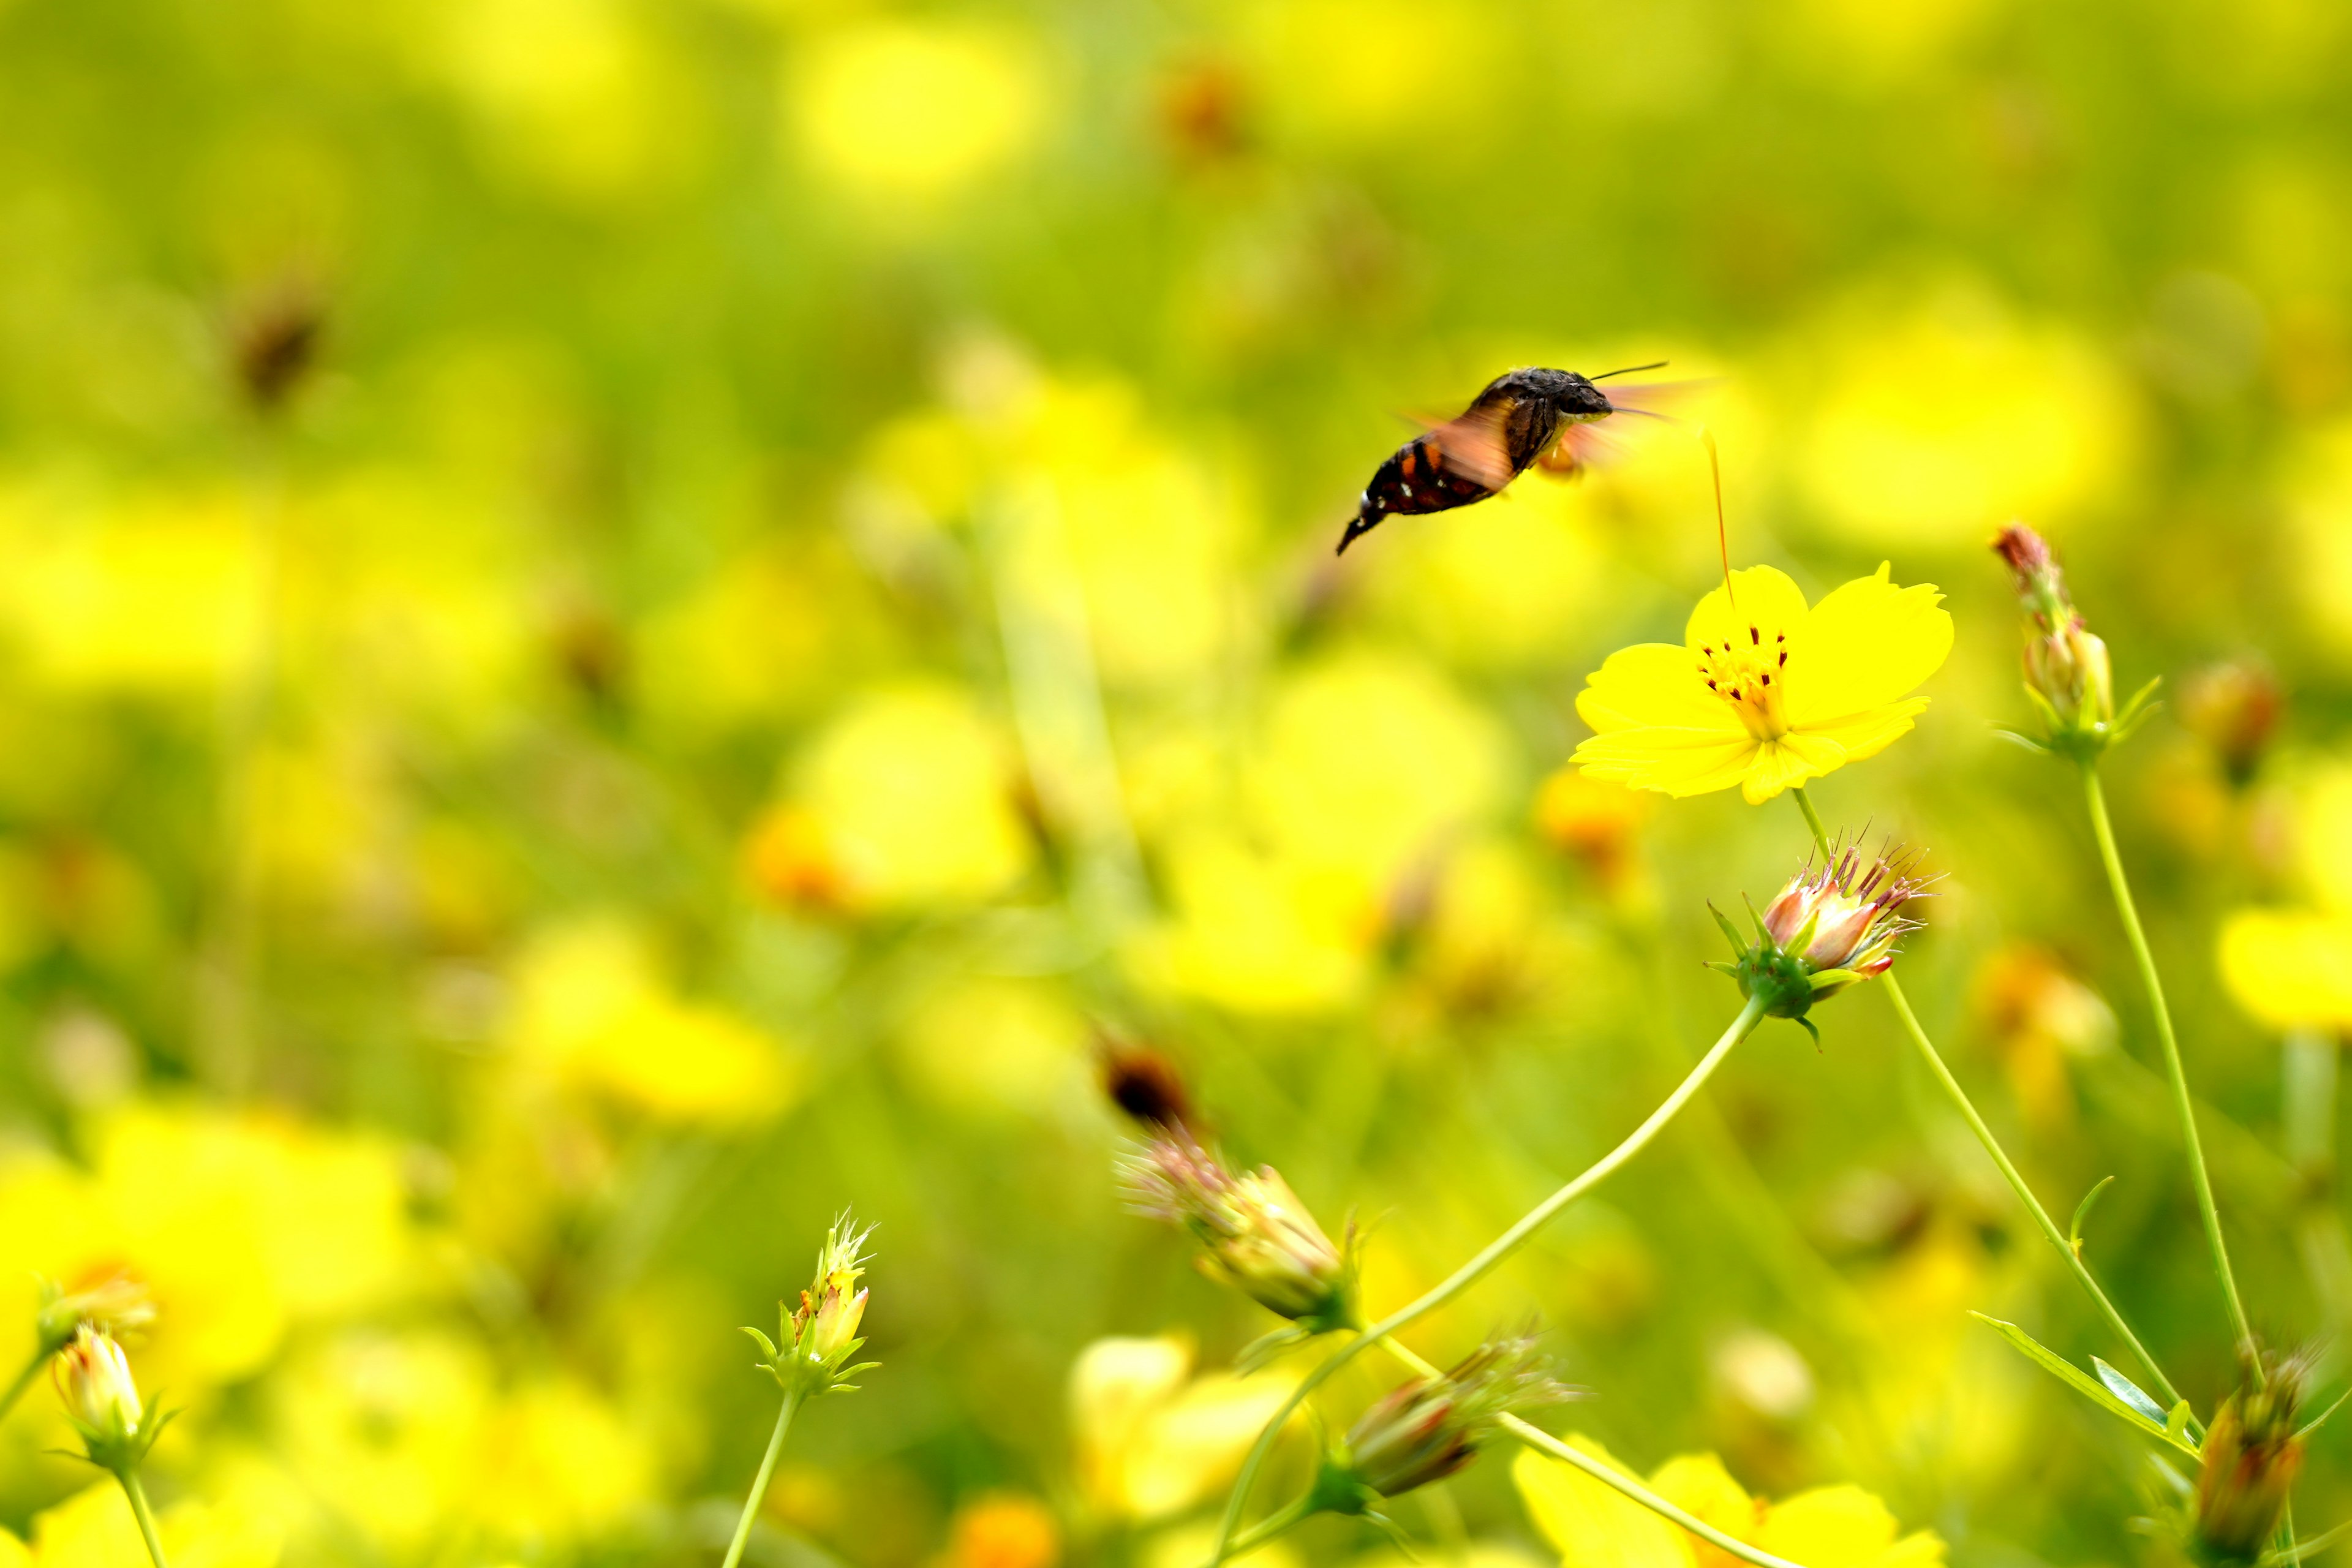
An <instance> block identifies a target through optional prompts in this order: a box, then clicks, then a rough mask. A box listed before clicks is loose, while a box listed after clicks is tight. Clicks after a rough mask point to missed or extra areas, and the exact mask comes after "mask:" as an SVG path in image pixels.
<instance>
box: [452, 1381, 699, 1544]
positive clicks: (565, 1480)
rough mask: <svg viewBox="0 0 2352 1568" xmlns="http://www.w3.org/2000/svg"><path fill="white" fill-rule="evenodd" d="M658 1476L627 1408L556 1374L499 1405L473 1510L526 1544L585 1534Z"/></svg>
mask: <svg viewBox="0 0 2352 1568" xmlns="http://www.w3.org/2000/svg"><path fill="white" fill-rule="evenodd" d="M655 1479H656V1455H655V1454H654V1453H653V1452H652V1451H651V1450H650V1449H649V1448H648V1447H647V1446H646V1439H645V1438H644V1437H643V1436H640V1435H639V1434H638V1433H637V1432H636V1430H635V1428H634V1427H633V1426H632V1425H631V1423H630V1421H629V1420H628V1418H627V1416H626V1415H625V1414H624V1413H623V1412H621V1411H620V1410H618V1409H615V1408H614V1406H613V1405H611V1404H610V1403H609V1402H608V1401H606V1400H605V1399H604V1398H603V1397H602V1396H600V1395H599V1394H596V1393H595V1391H593V1389H590V1388H589V1387H587V1386H586V1385H585V1384H582V1383H580V1382H578V1381H577V1380H574V1379H572V1378H564V1377H558V1378H552V1379H550V1380H548V1381H546V1382H542V1383H536V1384H528V1385H526V1386H524V1387H522V1388H520V1389H518V1390H516V1391H515V1392H513V1393H512V1394H509V1395H508V1396H507V1397H506V1398H505V1399H504V1400H503V1401H501V1402H500V1404H499V1406H498V1408H497V1410H496V1412H495V1414H494V1415H492V1417H491V1420H490V1426H489V1431H488V1442H487V1443H486V1444H485V1445H484V1447H483V1448H482V1451H481V1456H480V1463H479V1465H478V1468H476V1470H475V1472H474V1477H473V1484H472V1487H471V1491H470V1495H471V1500H472V1510H473V1511H474V1512H476V1513H477V1514H478V1515H479V1516H480V1517H481V1518H482V1520H483V1521H484V1522H485V1523H487V1524H488V1525H489V1526H490V1527H491V1528H493V1529H497V1530H500V1531H505V1532H507V1533H508V1534H509V1535H510V1536H512V1537H513V1538H515V1539H516V1540H518V1541H526V1542H528V1541H536V1540H540V1539H543V1538H547V1537H552V1538H554V1539H555V1540H557V1541H563V1542H571V1541H582V1540H586V1539H589V1538H591V1537H593V1536H594V1535H595V1534H597V1533H598V1532H599V1531H604V1530H608V1529H610V1528H611V1527H612V1526H614V1524H617V1523H618V1522H619V1521H622V1520H623V1519H625V1518H626V1517H627V1516H628V1515H629V1514H630V1513H631V1512H632V1511H634V1510H635V1509H636V1508H637V1507H638V1506H639V1505H640V1504H642V1503H643V1502H644V1501H645V1500H646V1498H647V1497H648V1496H649V1495H650V1494H651V1490H652V1488H653V1484H654V1480H655Z"/></svg>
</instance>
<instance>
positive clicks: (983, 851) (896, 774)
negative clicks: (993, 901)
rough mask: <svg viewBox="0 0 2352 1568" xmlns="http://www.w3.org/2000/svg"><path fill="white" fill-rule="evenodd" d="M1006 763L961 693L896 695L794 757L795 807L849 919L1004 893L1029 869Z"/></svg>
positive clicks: (912, 690)
mask: <svg viewBox="0 0 2352 1568" xmlns="http://www.w3.org/2000/svg"><path fill="white" fill-rule="evenodd" d="M1012 784H1013V773H1012V759H1011V757H1010V756H1009V754H1008V753H1007V751H1006V748H1005V746H1004V744H1003V741H1002V739H1001V738H1000V736H999V734H998V732H997V731H996V730H995V729H994V728H993V727H992V725H990V724H989V723H987V722H986V721H984V720H983V719H982V717H981V715H980V714H979V712H978V711H977V710H975V709H974V708H973V706H972V704H971V700H970V699H968V698H967V697H965V696H964V695H963V694H962V693H961V692H958V691H954V690H951V689H947V688H944V687H932V686H914V687H901V688H898V689H891V690H886V691H881V692H877V693H875V694H874V695H871V696H869V697H867V698H866V699H864V700H861V701H860V702H858V703H857V704H856V705H855V706H853V707H852V708H851V709H850V710H848V712H846V713H845V714H844V715H843V716H842V717H841V718H840V719H838V720H836V721H835V722H834V724H833V726H832V727H831V728H830V729H828V730H827V731H825V732H824V734H823V735H821V736H820V737H819V738H818V739H817V741H816V742H815V743H814V746H813V747H812V748H811V750H810V752H809V753H808V755H807V756H806V757H805V758H804V759H803V763H802V765H801V768H800V776H799V782H798V788H797V789H796V790H795V791H794V793H793V802H794V804H796V805H799V806H801V807H802V808H803V809H804V810H806V811H807V812H808V813H809V815H810V817H811V820H812V826H813V828H814V832H815V833H816V834H817V835H818V836H819V837H818V842H819V843H820V844H821V845H822V851H821V852H822V854H823V855H824V857H825V858H826V861H827V863H828V867H829V875H830V877H831V879H832V885H833V886H834V887H835V889H837V892H838V896H839V897H840V898H841V900H843V901H844V902H845V904H847V905H848V906H849V907H851V908H853V909H858V910H876V911H886V912H887V911H898V910H913V909H919V908H922V907H925V906H927V905H932V904H955V903H966V902H971V901H973V900H981V899H985V898H987V897H989V896H991V895H992V894H994V893H997V892H1001V891H1003V889H1004V888H1005V887H1006V886H1007V885H1008V884H1009V883H1011V882H1013V880H1014V879H1017V878H1019V877H1020V876H1021V875H1022V874H1023V873H1024V872H1025V871H1026V870H1027V869H1028V868H1029V863H1030V858H1031V854H1032V850H1031V841H1030V838H1029V835H1028V830H1027V829H1026V828H1025V827H1024V825H1023V823H1022V821H1021V819H1020V817H1019V816H1017V815H1016V814H1015V812H1014V809H1013V796H1012Z"/></svg>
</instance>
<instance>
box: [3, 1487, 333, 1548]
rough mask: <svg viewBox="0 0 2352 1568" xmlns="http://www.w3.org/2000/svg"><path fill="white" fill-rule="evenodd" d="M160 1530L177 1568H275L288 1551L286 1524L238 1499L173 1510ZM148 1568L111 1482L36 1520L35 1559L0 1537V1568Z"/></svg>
mask: <svg viewBox="0 0 2352 1568" xmlns="http://www.w3.org/2000/svg"><path fill="white" fill-rule="evenodd" d="M156 1525H157V1530H158V1533H159V1534H160V1535H161V1536H162V1537H163V1553H164V1556H165V1557H166V1558H167V1559H168V1560H169V1561H170V1562H171V1563H172V1565H173V1568H272V1565H273V1564H275V1563H277V1562H278V1555H279V1553H280V1552H282V1551H283V1550H284V1547H285V1543H286V1531H285V1526H284V1524H283V1522H282V1521H279V1520H278V1519H276V1518H273V1517H271V1515H270V1514H269V1513H268V1511H267V1510H262V1509H259V1508H257V1507H255V1506H254V1505H253V1504H252V1503H251V1502H250V1501H248V1500H244V1499H241V1498H232V1499H231V1500H226V1501H223V1502H218V1503H205V1502H199V1501H195V1500H188V1501H184V1502H177V1503H173V1504H172V1505H171V1506H170V1507H168V1508H165V1509H163V1510H161V1511H160V1512H159V1514H158V1516H157V1518H156ZM146 1561H147V1545H146V1542H145V1541H144V1540H143V1539H142V1537H141V1536H140V1533H139V1523H138V1521H137V1520H136V1519H134V1518H133V1517H132V1516H131V1504H130V1501H129V1500H127V1499H125V1498H124V1497H123V1495H122V1489H121V1487H118V1486H116V1485H115V1484H114V1482H113V1481H112V1480H111V1479H108V1480H104V1481H101V1482H100V1483H99V1484H98V1485H96V1486H93V1487H91V1488H89V1489H87V1490H85V1491H79V1492H77V1493H75V1494H74V1495H73V1496H72V1497H70V1498H68V1499H67V1500H65V1501H63V1502H61V1503H59V1504H58V1505H57V1506H56V1507H55V1508H52V1509H49V1510H46V1511H44V1512H42V1513H41V1514H39V1515H37V1517H36V1518H35V1519H34V1521H33V1541H32V1547H31V1550H30V1551H26V1548H25V1546H24V1544H23V1543H22V1542H18V1541H17V1540H16V1538H15V1537H14V1536H12V1535H9V1534H8V1533H7V1532H6V1531H0V1568H19V1565H21V1568H127V1565H129V1564H134V1563H145V1562H146Z"/></svg>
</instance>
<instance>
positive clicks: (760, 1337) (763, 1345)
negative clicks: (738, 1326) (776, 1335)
mask: <svg viewBox="0 0 2352 1568" xmlns="http://www.w3.org/2000/svg"><path fill="white" fill-rule="evenodd" d="M743 1331H744V1332H745V1333H747V1334H749V1335H751V1339H752V1342H754V1343H756V1344H757V1345H758V1346H759V1347H760V1353H761V1355H764V1356H766V1357H767V1358H768V1359H769V1360H770V1361H773V1360H775V1359H776V1342H775V1341H773V1340H772V1339H770V1338H769V1337H768V1336H767V1335H765V1334H763V1333H761V1331H759V1330H757V1329H754V1328H751V1327H748V1326H747V1327H746V1328H745V1329H744V1330H743Z"/></svg>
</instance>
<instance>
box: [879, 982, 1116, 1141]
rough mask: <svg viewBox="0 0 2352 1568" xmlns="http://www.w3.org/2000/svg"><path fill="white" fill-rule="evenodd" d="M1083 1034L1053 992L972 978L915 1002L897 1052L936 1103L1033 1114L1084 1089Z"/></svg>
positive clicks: (965, 1110) (962, 1109)
mask: <svg viewBox="0 0 2352 1568" xmlns="http://www.w3.org/2000/svg"><path fill="white" fill-rule="evenodd" d="M1087 1037H1088V1031H1087V1024H1086V1020H1085V1019H1083V1018H1081V1017H1080V1016H1078V1014H1077V1013H1076V1011H1075V1010H1074V1009H1073V1008H1072V1007H1071V1006H1070V1005H1069V1003H1068V1002H1067V1000H1066V999H1065V998H1064V997H1063V996H1062V994H1060V993H1058V992H1057V991H1055V990H1054V989H1052V988H1050V987H1048V986H1045V985H1041V984H1036V983H1034V982H1029V981H1020V980H1009V979H993V978H979V977H974V978H971V979H966V980H962V981H961V982H958V983H956V984H950V985H949V986H947V987H946V988H945V989H943V990H941V991H940V992H938V993H937V994H933V995H930V996H928V997H926V998H924V999H923V1000H922V1001H921V1002H920V1003H919V1004H918V1005H916V1008H915V1010H914V1012H913V1014H912V1015H911V1016H909V1017H908V1020H907V1023H906V1025H905V1026H904V1027H903V1028H902V1029H901V1030H900V1031H899V1035H898V1062H899V1065H900V1067H901V1068H902V1069H903V1070H904V1071H905V1072H906V1074H907V1076H908V1079H909V1080H910V1082H911V1083H912V1085H913V1087H914V1088H916V1089H919V1090H920V1091H921V1092H922V1093H924V1094H925V1095H926V1096H927V1097H928V1098H929V1099H930V1100H933V1101H934V1102H935V1103H937V1104H938V1105H939V1106H940V1107H941V1108H942V1109H946V1110H953V1111H955V1112H958V1113H960V1114H965V1115H971V1114H978V1115H982V1116H986V1115H1006V1114H1026V1115H1033V1116H1034V1115H1035V1114H1037V1113H1039V1112H1041V1111H1044V1110H1046V1109H1048V1108H1049V1107H1050V1106H1051V1105H1052V1104H1053V1103H1054V1102H1055V1101H1056V1100H1061V1099H1063V1098H1064V1097H1065V1095H1066V1093H1067V1092H1068V1091H1070V1090H1072V1089H1083V1088H1084V1087H1085V1085H1086V1083H1087Z"/></svg>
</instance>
